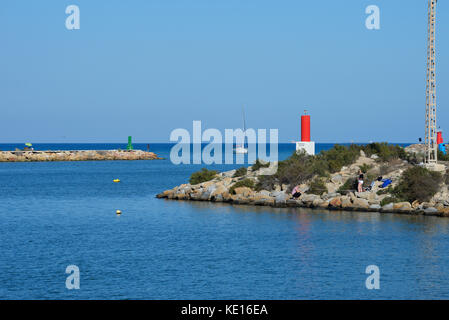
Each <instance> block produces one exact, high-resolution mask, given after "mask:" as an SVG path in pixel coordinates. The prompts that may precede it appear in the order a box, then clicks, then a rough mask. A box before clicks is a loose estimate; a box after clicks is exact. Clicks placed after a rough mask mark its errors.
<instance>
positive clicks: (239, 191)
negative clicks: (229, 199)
mask: <svg viewBox="0 0 449 320" xmlns="http://www.w3.org/2000/svg"><path fill="white" fill-rule="evenodd" d="M234 192H235V194H236V195H238V196H242V197H248V196H250V195H251V194H252V193H253V190H251V189H250V188H248V187H240V188H235V189H234Z"/></svg>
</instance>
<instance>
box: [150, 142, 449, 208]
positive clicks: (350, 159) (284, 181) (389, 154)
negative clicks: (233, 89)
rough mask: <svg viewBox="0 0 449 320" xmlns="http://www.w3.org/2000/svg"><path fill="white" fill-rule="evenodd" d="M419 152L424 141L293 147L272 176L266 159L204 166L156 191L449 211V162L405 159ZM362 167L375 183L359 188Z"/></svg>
mask: <svg viewBox="0 0 449 320" xmlns="http://www.w3.org/2000/svg"><path fill="white" fill-rule="evenodd" d="M374 152H376V153H374ZM421 153H422V152H421V145H412V146H409V147H407V148H406V149H405V150H401V149H398V147H395V146H388V145H385V144H371V145H367V146H356V145H351V146H335V147H334V148H332V149H330V150H328V151H325V152H321V153H320V154H318V155H316V156H308V155H306V154H305V153H299V154H296V153H294V154H293V155H292V156H291V157H289V158H288V159H286V160H284V161H280V162H278V171H277V173H276V174H274V175H272V176H268V175H267V176H265V175H264V172H265V170H260V169H261V168H262V167H268V165H266V164H265V163H264V162H261V163H259V162H256V163H255V164H254V166H253V167H252V168H251V169H249V168H248V169H245V168H243V169H239V170H237V171H236V170H232V171H228V172H224V173H222V174H220V175H216V172H214V171H208V170H206V169H203V170H202V171H200V172H199V173H195V174H193V175H192V177H191V184H190V185H189V184H183V185H180V186H178V187H175V188H173V189H170V190H166V191H164V192H163V193H161V194H158V195H157V197H158V198H167V199H176V200H193V201H215V202H226V203H233V204H239V205H241V204H251V205H257V206H272V207H306V208H321V209H328V210H350V211H378V212H385V213H401V214H406V213H409V214H422V215H432V216H441V217H449V169H448V166H442V165H441V164H440V165H439V166H434V167H433V168H432V169H433V170H434V171H430V170H428V169H426V168H425V167H423V166H414V165H413V163H411V162H410V161H409V160H406V159H409V158H410V157H411V156H410V154H418V155H421ZM443 169H444V171H443ZM359 170H362V171H363V172H364V187H366V186H371V188H368V189H366V191H364V192H357V191H356V189H357V184H358V173H359ZM446 170H447V171H446ZM439 172H442V173H439ZM379 176H383V177H384V179H389V180H391V184H390V186H388V187H387V188H384V189H382V186H383V184H384V182H386V180H381V179H377V177H379ZM208 180H212V181H208ZM206 181H208V182H206ZM200 182H204V183H200ZM443 182H444V183H443ZM193 183H195V184H193ZM294 186H298V188H299V192H300V193H301V195H300V196H299V197H293V196H292V194H291V190H292V188H293V187H294Z"/></svg>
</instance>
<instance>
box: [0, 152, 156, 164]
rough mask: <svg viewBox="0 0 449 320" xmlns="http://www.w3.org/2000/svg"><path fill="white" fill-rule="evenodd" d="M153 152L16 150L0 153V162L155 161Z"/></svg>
mask: <svg viewBox="0 0 449 320" xmlns="http://www.w3.org/2000/svg"><path fill="white" fill-rule="evenodd" d="M157 159H161V158H159V157H158V156H157V155H156V154H155V153H153V152H146V151H142V150H47V151H35V150H16V151H0V162H43V161H105V160H157Z"/></svg>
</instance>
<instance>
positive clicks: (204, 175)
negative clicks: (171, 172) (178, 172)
mask: <svg viewBox="0 0 449 320" xmlns="http://www.w3.org/2000/svg"><path fill="white" fill-rule="evenodd" d="M217 173H218V172H217V171H214V170H207V169H206V168H203V169H201V171H197V172H194V173H192V175H191V176H190V179H189V183H190V184H192V185H195V184H199V183H203V182H206V181H210V180H212V179H213V178H215V176H216V175H217Z"/></svg>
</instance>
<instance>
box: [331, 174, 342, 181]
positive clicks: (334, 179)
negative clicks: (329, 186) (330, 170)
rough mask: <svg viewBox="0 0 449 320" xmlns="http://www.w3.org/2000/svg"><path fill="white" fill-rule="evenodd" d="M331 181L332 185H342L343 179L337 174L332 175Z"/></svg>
mask: <svg viewBox="0 0 449 320" xmlns="http://www.w3.org/2000/svg"><path fill="white" fill-rule="evenodd" d="M331 181H332V182H333V183H343V177H342V175H341V174H337V175H334V176H333V177H332V178H331Z"/></svg>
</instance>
